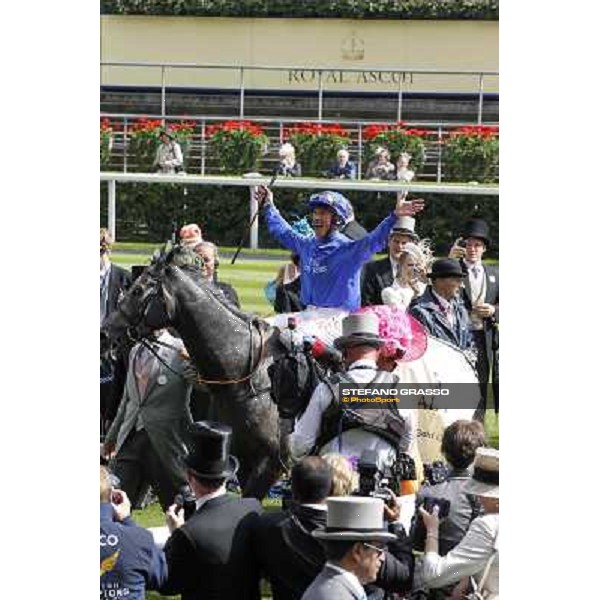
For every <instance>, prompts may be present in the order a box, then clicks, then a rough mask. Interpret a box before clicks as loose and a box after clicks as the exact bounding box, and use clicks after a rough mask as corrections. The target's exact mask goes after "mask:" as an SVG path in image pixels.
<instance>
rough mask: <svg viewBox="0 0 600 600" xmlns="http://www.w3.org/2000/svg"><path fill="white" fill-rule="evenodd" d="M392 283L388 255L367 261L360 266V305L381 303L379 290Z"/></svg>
mask: <svg viewBox="0 0 600 600" xmlns="http://www.w3.org/2000/svg"><path fill="white" fill-rule="evenodd" d="M392 283H394V272H393V271H392V263H391V262H390V259H389V257H388V256H386V257H385V258H382V259H380V260H373V261H371V262H368V263H367V264H366V265H365V266H364V267H363V268H362V274H361V303H362V305H363V306H371V305H373V304H383V301H382V300H381V291H382V290H383V289H384V288H386V287H389V286H390V285H392Z"/></svg>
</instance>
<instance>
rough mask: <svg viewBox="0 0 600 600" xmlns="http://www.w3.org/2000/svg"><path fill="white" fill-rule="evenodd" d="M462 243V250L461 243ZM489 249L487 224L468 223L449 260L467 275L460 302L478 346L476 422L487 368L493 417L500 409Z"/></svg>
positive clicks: (494, 270)
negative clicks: (487, 258)
mask: <svg viewBox="0 0 600 600" xmlns="http://www.w3.org/2000/svg"><path fill="white" fill-rule="evenodd" d="M461 241H463V242H464V246H462V245H461V244H460V242H461ZM489 246H490V234H489V227H488V225H487V223H486V222H485V221H484V220H482V219H471V220H470V221H468V222H467V223H466V225H465V227H464V229H463V233H462V237H461V238H459V239H458V240H457V241H456V242H455V243H454V246H453V247H452V249H451V250H450V257H451V258H455V259H458V260H459V262H460V264H461V266H462V269H463V271H464V273H465V275H466V277H465V285H464V288H462V290H461V292H462V298H463V301H464V303H465V307H466V309H467V310H468V311H469V318H470V321H471V331H472V334H473V339H474V341H475V345H476V346H477V373H478V375H479V382H480V387H481V402H480V405H479V407H478V411H477V412H478V418H481V419H482V420H483V415H484V413H485V407H486V404H487V402H486V400H487V389H488V382H489V379H490V367H491V375H492V392H493V395H494V408H495V410H496V413H498V411H499V409H500V397H499V396H500V394H499V386H498V382H499V379H498V345H499V344H498V323H499V321H500V277H499V270H498V267H497V266H496V265H486V264H484V263H483V262H482V258H483V255H484V254H485V252H486V250H487V249H488V248H489Z"/></svg>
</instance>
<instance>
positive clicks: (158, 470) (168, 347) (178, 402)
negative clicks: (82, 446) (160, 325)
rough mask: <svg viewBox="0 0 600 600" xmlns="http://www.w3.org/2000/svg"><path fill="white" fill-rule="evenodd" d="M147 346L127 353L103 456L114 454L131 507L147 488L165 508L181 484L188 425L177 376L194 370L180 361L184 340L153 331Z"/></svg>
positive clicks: (184, 389)
mask: <svg viewBox="0 0 600 600" xmlns="http://www.w3.org/2000/svg"><path fill="white" fill-rule="evenodd" d="M148 344H149V345H150V347H151V348H152V351H150V350H149V349H148V348H147V347H146V346H144V345H142V344H136V345H135V346H134V347H133V348H132V350H131V352H130V355H129V370H128V372H127V381H126V383H125V391H124V394H123V399H122V400H121V405H120V406H119V411H118V413H117V416H116V417H115V420H114V421H113V423H112V425H111V427H110V430H109V431H108V433H107V435H106V439H105V440H104V445H103V447H102V455H103V456H104V458H112V457H113V456H114V467H113V470H114V473H115V475H116V476H117V477H118V478H119V480H120V481H121V484H122V488H123V489H124V490H125V491H126V492H127V496H128V497H129V498H131V501H132V502H133V505H134V506H139V505H140V503H141V501H142V500H143V497H144V495H145V493H146V490H147V486H148V484H150V485H152V487H153V488H154V489H155V491H156V492H157V495H158V499H159V501H160V504H161V506H162V508H163V510H166V509H167V508H168V507H169V506H170V505H171V504H172V503H173V498H174V497H175V495H176V494H177V493H178V492H179V491H180V489H181V488H182V487H183V486H184V485H185V472H184V470H183V466H182V465H181V457H182V456H183V454H184V453H185V438H186V433H187V428H188V426H189V425H190V424H191V422H192V421H191V415H190V410H189V402H190V391H191V385H190V383H188V381H187V380H186V379H184V378H182V377H180V376H179V373H186V377H187V373H189V374H190V376H189V378H190V379H191V378H193V377H194V376H195V370H194V369H193V368H192V366H191V365H190V363H189V361H187V360H185V359H184V358H183V357H182V352H183V351H184V346H183V342H182V341H181V340H180V339H179V338H175V337H173V336H172V335H171V334H170V333H169V332H168V331H167V330H166V329H163V330H160V331H156V332H154V334H153V339H150V340H148ZM158 357H159V358H158Z"/></svg>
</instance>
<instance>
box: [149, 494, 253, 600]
mask: <svg viewBox="0 0 600 600" xmlns="http://www.w3.org/2000/svg"><path fill="white" fill-rule="evenodd" d="M261 512H262V508H261V506H260V503H259V502H258V500H255V499H254V498H244V499H240V498H235V497H233V496H219V497H217V498H213V499H211V500H209V501H208V502H206V503H205V504H204V505H203V506H201V507H200V509H199V510H197V511H196V512H195V513H194V514H193V515H192V517H191V518H190V519H189V520H188V521H186V523H184V525H183V526H182V527H180V528H179V529H176V530H175V531H174V532H173V534H172V535H171V537H170V538H169V539H168V540H167V543H166V544H165V549H164V550H165V555H166V557H167V565H168V569H169V576H168V581H167V583H166V585H165V586H164V587H163V588H161V592H162V593H163V594H164V593H166V594H179V593H180V594H181V595H182V600H229V599H231V600H239V599H241V598H244V599H248V600H259V599H260V589H259V570H258V565H257V561H256V553H255V551H254V547H253V544H254V541H255V535H256V528H257V525H258V521H259V515H260V513H261Z"/></svg>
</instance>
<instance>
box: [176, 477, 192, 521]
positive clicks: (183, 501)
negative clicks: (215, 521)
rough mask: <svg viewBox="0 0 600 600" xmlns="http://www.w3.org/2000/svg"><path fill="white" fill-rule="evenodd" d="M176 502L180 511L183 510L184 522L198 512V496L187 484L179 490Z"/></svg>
mask: <svg viewBox="0 0 600 600" xmlns="http://www.w3.org/2000/svg"><path fill="white" fill-rule="evenodd" d="M174 502H175V505H176V506H177V508H178V509H180V508H183V519H184V521H187V520H188V519H189V518H190V517H191V516H192V515H193V514H194V513H195V512H196V496H194V492H192V490H191V488H190V486H189V485H187V484H185V485H182V486H181V488H179V493H178V494H177V495H176V496H175V500H174Z"/></svg>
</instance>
